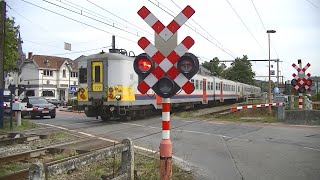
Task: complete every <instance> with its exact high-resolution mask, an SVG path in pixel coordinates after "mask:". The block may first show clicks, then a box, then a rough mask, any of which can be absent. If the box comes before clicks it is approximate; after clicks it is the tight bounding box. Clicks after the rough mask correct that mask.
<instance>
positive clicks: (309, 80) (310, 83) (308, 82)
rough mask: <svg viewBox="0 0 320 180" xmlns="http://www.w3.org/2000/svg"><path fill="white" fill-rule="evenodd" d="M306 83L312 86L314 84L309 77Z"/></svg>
mask: <svg viewBox="0 0 320 180" xmlns="http://www.w3.org/2000/svg"><path fill="white" fill-rule="evenodd" d="M306 84H307V85H308V86H309V87H311V86H312V80H311V79H310V78H308V79H307V82H306Z"/></svg>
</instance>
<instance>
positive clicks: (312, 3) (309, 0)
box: [306, 0, 319, 8]
mask: <svg viewBox="0 0 320 180" xmlns="http://www.w3.org/2000/svg"><path fill="white" fill-rule="evenodd" d="M306 1H307V2H308V3H309V4H311V5H312V6H314V7H316V8H319V6H317V5H316V4H315V3H314V2H312V1H311V0H306Z"/></svg>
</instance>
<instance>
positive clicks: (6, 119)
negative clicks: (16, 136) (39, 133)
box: [0, 117, 38, 133]
mask: <svg viewBox="0 0 320 180" xmlns="http://www.w3.org/2000/svg"><path fill="white" fill-rule="evenodd" d="M37 126H38V125H36V124H35V123H32V122H29V121H28V120H26V119H21V126H17V123H16V120H15V118H12V129H10V118H9V117H4V128H3V129H0V133H8V132H12V131H22V130H28V129H33V128H36V127H37Z"/></svg>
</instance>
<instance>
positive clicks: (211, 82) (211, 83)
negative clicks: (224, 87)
mask: <svg viewBox="0 0 320 180" xmlns="http://www.w3.org/2000/svg"><path fill="white" fill-rule="evenodd" d="M210 86H211V90H213V82H211V85H210Z"/></svg>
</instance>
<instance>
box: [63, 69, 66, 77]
mask: <svg viewBox="0 0 320 180" xmlns="http://www.w3.org/2000/svg"><path fill="white" fill-rule="evenodd" d="M62 77H67V75H66V70H65V69H64V70H62Z"/></svg>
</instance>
